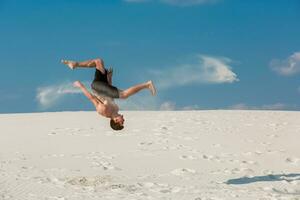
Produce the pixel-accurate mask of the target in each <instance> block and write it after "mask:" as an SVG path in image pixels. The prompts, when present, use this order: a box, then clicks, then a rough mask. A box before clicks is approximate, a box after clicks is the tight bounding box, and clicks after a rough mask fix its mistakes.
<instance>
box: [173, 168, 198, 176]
mask: <svg viewBox="0 0 300 200" xmlns="http://www.w3.org/2000/svg"><path fill="white" fill-rule="evenodd" d="M196 173H197V172H196V170H194V169H189V168H178V169H174V170H173V171H171V174H173V175H175V176H186V175H193V174H196Z"/></svg>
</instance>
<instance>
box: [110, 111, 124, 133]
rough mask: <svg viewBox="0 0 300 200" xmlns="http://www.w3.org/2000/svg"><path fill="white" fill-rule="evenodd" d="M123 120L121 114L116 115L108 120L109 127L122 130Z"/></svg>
mask: <svg viewBox="0 0 300 200" xmlns="http://www.w3.org/2000/svg"><path fill="white" fill-rule="evenodd" d="M124 121H125V120H124V117H123V115H117V116H116V117H114V118H112V119H111V120H110V127H111V128H112V129H114V130H116V131H119V130H122V129H123V128H124V126H123V124H124Z"/></svg>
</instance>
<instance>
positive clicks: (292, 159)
mask: <svg viewBox="0 0 300 200" xmlns="http://www.w3.org/2000/svg"><path fill="white" fill-rule="evenodd" d="M285 162H287V163H289V164H293V165H297V164H298V163H300V159H299V158H292V157H290V158H287V159H286V160H285Z"/></svg>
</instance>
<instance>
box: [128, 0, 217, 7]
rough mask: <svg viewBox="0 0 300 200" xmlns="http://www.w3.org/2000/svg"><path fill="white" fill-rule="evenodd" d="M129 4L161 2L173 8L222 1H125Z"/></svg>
mask: <svg viewBox="0 0 300 200" xmlns="http://www.w3.org/2000/svg"><path fill="white" fill-rule="evenodd" d="M123 1H124V2H127V3H145V2H160V3H164V4H168V5H172V6H195V5H203V4H213V3H216V2H219V1H221V0H123Z"/></svg>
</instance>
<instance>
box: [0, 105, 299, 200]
mask: <svg viewBox="0 0 300 200" xmlns="http://www.w3.org/2000/svg"><path fill="white" fill-rule="evenodd" d="M124 116H125V117H126V121H125V123H126V128H125V129H124V130H123V131H121V132H115V131H113V130H111V129H110V127H109V125H108V120H106V119H104V118H101V117H98V116H97V114H96V113H95V112H57V113H35V114H2V115H0V199H1V200H2V199H3V200H6V199H9V200H10V199H13V200H19V199H20V200H26V199H28V200H41V199H45V200H79V199H82V200H83V199H84V200H96V199H97V200H98V199H105V200H106V199H141V200H144V199H149V200H152V199H153V200H154V199H155V200H157V199H178V200H185V199H186V200H221V199H228V200H232V199H243V200H244V199H245V200H248V199H249V200H250V199H251V200H253V199H261V200H269V199H270V200H271V199H272V200H274V199H279V200H285V199H293V200H297V199H298V200H300V143H299V141H300V112H280V111H222V110H220V111H184V112H183V111H182V112H179V111H178V112H177V111H174V112H172V111H170V112H133V111H127V112H124Z"/></svg>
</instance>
